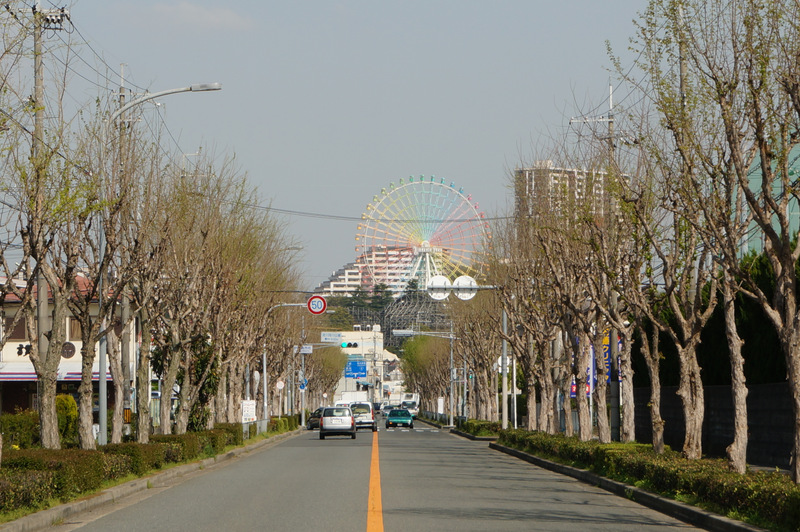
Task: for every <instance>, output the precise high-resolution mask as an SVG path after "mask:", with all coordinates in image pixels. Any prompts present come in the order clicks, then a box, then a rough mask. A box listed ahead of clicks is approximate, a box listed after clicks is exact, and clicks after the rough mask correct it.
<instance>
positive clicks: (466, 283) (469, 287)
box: [453, 275, 478, 301]
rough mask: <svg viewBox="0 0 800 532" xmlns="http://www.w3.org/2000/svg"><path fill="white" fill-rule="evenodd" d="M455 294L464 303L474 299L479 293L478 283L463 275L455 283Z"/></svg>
mask: <svg viewBox="0 0 800 532" xmlns="http://www.w3.org/2000/svg"><path fill="white" fill-rule="evenodd" d="M453 293H454V294H455V295H456V297H457V298H458V299H461V300H464V301H466V300H468V299H472V298H473V297H475V294H477V293H478V283H476V282H475V279H473V278H472V277H470V276H469V275H462V276H461V277H458V278H457V279H456V280H455V281H453Z"/></svg>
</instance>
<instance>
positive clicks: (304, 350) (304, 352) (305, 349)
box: [300, 344, 314, 355]
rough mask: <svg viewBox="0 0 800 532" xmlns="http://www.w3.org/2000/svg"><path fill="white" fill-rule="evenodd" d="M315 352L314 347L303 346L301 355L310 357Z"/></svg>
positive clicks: (309, 345)
mask: <svg viewBox="0 0 800 532" xmlns="http://www.w3.org/2000/svg"><path fill="white" fill-rule="evenodd" d="M313 352H314V346H313V345H311V344H303V345H301V346H300V354H302V355H310V354H311V353H313Z"/></svg>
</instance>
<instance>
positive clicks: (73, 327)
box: [69, 318, 81, 342]
mask: <svg viewBox="0 0 800 532" xmlns="http://www.w3.org/2000/svg"><path fill="white" fill-rule="evenodd" d="M69 341H70V342H75V341H78V342H80V341H81V322H80V321H78V320H76V319H75V318H70V319H69Z"/></svg>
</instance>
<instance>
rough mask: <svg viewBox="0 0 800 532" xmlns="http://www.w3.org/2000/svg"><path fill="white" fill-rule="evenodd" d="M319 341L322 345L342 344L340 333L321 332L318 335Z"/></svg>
mask: <svg viewBox="0 0 800 532" xmlns="http://www.w3.org/2000/svg"><path fill="white" fill-rule="evenodd" d="M319 341H320V342H322V343H323V344H340V343H342V333H340V332H326V331H323V332H321V333H320V340H319Z"/></svg>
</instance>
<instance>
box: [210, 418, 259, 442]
mask: <svg viewBox="0 0 800 532" xmlns="http://www.w3.org/2000/svg"><path fill="white" fill-rule="evenodd" d="M253 426H254V425H251V427H253ZM214 428H215V429H220V430H224V431H226V432H227V433H228V445H244V426H243V425H242V424H241V423H217V424H215V425H214Z"/></svg>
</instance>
